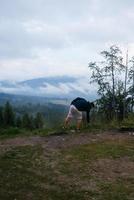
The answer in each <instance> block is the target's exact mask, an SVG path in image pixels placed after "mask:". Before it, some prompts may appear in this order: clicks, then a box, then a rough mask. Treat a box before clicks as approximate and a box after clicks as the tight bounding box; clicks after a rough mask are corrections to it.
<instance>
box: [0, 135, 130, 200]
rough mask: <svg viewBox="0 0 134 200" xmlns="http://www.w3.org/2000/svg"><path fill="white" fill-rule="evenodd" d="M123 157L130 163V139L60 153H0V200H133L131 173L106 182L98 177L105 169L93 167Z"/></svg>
mask: <svg viewBox="0 0 134 200" xmlns="http://www.w3.org/2000/svg"><path fill="white" fill-rule="evenodd" d="M126 157H127V160H128V162H133V161H134V140H133V138H132V140H128V139H127V140H120V141H116V140H115V141H113V140H112V141H110V140H108V141H105V142H104V141H103V142H95V143H91V144H87V145H78V146H74V147H70V148H68V149H64V150H63V149H62V150H60V149H56V150H50V151H49V149H45V148H44V147H42V146H41V145H35V146H24V147H12V148H11V149H9V150H7V151H5V152H3V153H1V154H0V199H1V200H15V199H16V200H133V199H134V175H133V173H132V174H131V172H129V174H128V176H125V177H124V176H122V175H121V174H120V176H119V175H118V174H117V177H112V176H111V178H110V180H109V179H107V178H106V177H105V176H104V177H103V176H102V177H101V176H100V175H102V172H103V173H104V172H105V170H104V171H103V169H101V168H100V169H99V170H98V168H96V169H95V168H94V163H95V162H97V161H99V160H101V159H109V160H110V161H111V163H113V165H114V161H118V160H119V159H123V158H124V159H125V158H126ZM104 168H105V165H104ZM119 169H120V168H119ZM122 170H123V169H122ZM122 172H123V171H122ZM108 176H109V175H108V174H107V177H108ZM100 177H101V178H100Z"/></svg>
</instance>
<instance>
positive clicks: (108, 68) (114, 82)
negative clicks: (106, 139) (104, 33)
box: [89, 45, 134, 121]
mask: <svg viewBox="0 0 134 200" xmlns="http://www.w3.org/2000/svg"><path fill="white" fill-rule="evenodd" d="M101 55H102V56H103V57H104V60H103V61H101V62H98V63H96V62H90V63H89V68H90V71H91V72H92V74H91V83H97V86H98V94H99V95H100V96H101V98H100V100H99V101H97V104H98V111H99V112H100V113H102V114H103V117H104V118H105V119H106V120H109V121H110V120H112V119H114V118H115V117H116V119H117V120H120V121H121V120H123V118H124V117H125V116H126V115H127V114H128V112H133V105H134V93H133V92H132V91H133V88H134V58H132V60H131V63H132V66H131V67H128V66H127V65H126V66H125V65H124V64H123V57H122V52H121V51H120V49H119V48H118V47H117V46H115V45H113V46H111V47H110V49H109V50H108V51H102V52H101ZM127 72H128V77H129V84H130V82H131V85H129V87H127V83H128V77H127ZM122 76H124V77H125V80H123V79H122ZM128 94H130V95H131V101H130V100H129V101H128V98H127V95H128ZM130 107H131V109H130Z"/></svg>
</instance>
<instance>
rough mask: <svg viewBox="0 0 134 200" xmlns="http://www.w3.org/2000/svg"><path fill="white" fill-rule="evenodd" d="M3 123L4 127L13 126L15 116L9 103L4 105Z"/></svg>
mask: <svg viewBox="0 0 134 200" xmlns="http://www.w3.org/2000/svg"><path fill="white" fill-rule="evenodd" d="M3 122H4V126H14V124H15V114H14V112H13V108H12V106H11V105H10V103H9V102H7V103H6V104H5V107H4V110H3Z"/></svg>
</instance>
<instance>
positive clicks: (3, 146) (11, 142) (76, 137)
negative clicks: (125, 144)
mask: <svg viewBox="0 0 134 200" xmlns="http://www.w3.org/2000/svg"><path fill="white" fill-rule="evenodd" d="M132 138H134V136H132V135H129V133H125V134H123V133H119V132H118V133H117V132H116V133H115V132H104V133H99V134H93V133H73V134H62V135H51V136H44V137H41V136H32V137H16V138H13V139H5V140H2V141H0V151H2V150H7V149H10V148H12V147H17V146H26V145H41V146H43V147H45V148H47V149H62V148H68V147H71V146H75V145H81V144H88V143H92V142H97V141H105V140H113V141H114V140H116V141H120V140H123V139H124V140H125V139H132Z"/></svg>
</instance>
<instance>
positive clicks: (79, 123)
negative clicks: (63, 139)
mask: <svg viewBox="0 0 134 200" xmlns="http://www.w3.org/2000/svg"><path fill="white" fill-rule="evenodd" d="M81 125H82V119H78V120H77V126H76V128H77V130H80V128H81Z"/></svg>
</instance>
